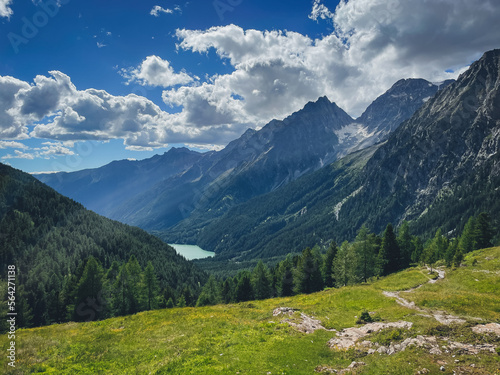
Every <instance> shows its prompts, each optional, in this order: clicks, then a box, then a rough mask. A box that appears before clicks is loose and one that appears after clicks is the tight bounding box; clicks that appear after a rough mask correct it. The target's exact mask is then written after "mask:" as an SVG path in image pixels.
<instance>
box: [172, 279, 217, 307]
mask: <svg viewBox="0 0 500 375" xmlns="http://www.w3.org/2000/svg"><path fill="white" fill-rule="evenodd" d="M181 298H183V299H184V296H181ZM221 302H222V298H221V293H220V288H219V283H218V282H217V280H216V279H215V276H214V275H210V277H209V278H208V281H207V282H206V283H205V285H204V286H203V288H202V290H201V294H200V296H199V297H198V301H197V302H196V306H207V305H216V304H218V303H221Z"/></svg>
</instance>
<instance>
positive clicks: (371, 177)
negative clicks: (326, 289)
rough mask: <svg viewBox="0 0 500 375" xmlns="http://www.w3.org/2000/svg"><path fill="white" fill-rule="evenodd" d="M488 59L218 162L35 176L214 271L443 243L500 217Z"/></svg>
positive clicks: (177, 155)
mask: <svg viewBox="0 0 500 375" xmlns="http://www.w3.org/2000/svg"><path fill="white" fill-rule="evenodd" d="M499 60H500V50H493V51H489V52H487V53H485V54H484V55H483V57H482V58H481V59H480V60H478V61H477V62H475V63H473V64H472V65H471V66H470V68H469V69H468V70H467V71H466V72H465V73H463V74H462V75H460V77H459V78H458V79H457V81H445V82H441V83H439V84H435V83H431V82H428V81H426V80H423V79H406V80H400V81H398V82H396V83H395V84H394V85H393V87H391V88H390V89H389V90H388V91H387V92H386V93H384V94H383V95H381V96H380V97H379V98H377V99H376V100H375V101H374V102H373V103H372V104H371V105H370V106H369V107H368V108H367V109H366V111H365V112H364V113H363V114H362V115H361V116H360V117H359V118H357V119H353V118H352V117H350V116H349V115H348V114H347V113H345V112H344V111H343V110H342V109H341V108H339V107H338V106H337V105H336V104H335V103H332V102H330V101H329V100H328V98H326V97H322V98H320V99H318V101H316V102H310V103H308V104H306V106H305V107H304V108H303V109H302V110H300V111H298V112H296V113H294V114H292V115H290V116H289V117H287V118H285V119H284V120H273V121H271V122H270V123H268V124H267V125H266V126H264V127H263V128H262V129H260V130H252V129H249V130H247V131H246V132H245V133H244V134H243V135H242V136H241V137H240V138H238V139H236V140H234V141H233V142H231V143H229V144H228V145H227V146H226V147H225V148H224V149H223V150H221V151H218V152H215V151H211V152H207V153H203V154H201V153H197V152H194V151H190V150H187V149H171V150H170V151H169V152H167V153H165V154H164V155H161V156H155V157H154V158H151V159H148V160H144V161H138V162H131V161H120V162H114V163H111V164H109V165H107V166H104V167H102V168H98V169H94V170H86V171H80V172H73V173H59V174H52V175H39V176H37V177H38V178H39V179H40V180H42V181H43V182H45V183H47V184H48V185H50V186H52V187H54V188H55V189H56V190H58V191H60V192H61V193H63V194H65V195H68V196H70V197H72V198H74V199H76V200H78V201H79V202H81V203H83V204H84V205H86V206H87V207H89V208H91V209H94V210H96V211H97V212H100V213H102V214H104V215H106V216H108V217H110V218H114V219H116V220H119V221H122V222H125V223H129V224H133V225H137V226H140V227H142V228H144V229H146V230H149V231H152V232H153V233H154V234H156V235H158V236H160V237H161V238H162V239H164V240H165V241H167V242H169V243H192V244H194V243H195V244H198V245H200V246H201V247H203V248H204V249H206V250H211V251H215V252H216V253H217V254H218V256H217V257H216V259H240V260H241V259H255V258H265V257H273V256H276V255H280V254H281V255H284V254H286V253H288V252H290V251H298V250H300V249H301V248H304V247H306V246H314V245H315V244H318V243H326V242H328V241H330V240H332V239H334V240H336V241H339V242H340V241H343V240H345V239H347V240H349V239H352V238H353V237H354V236H355V233H356V232H357V230H358V229H359V228H360V227H361V225H363V224H365V225H366V226H367V227H368V228H369V229H370V230H372V231H375V232H381V231H382V230H383V229H384V227H385V226H386V225H387V223H389V222H392V223H393V224H395V225H396V226H397V225H399V224H400V223H401V222H402V221H403V220H407V221H409V222H410V226H411V228H412V230H413V231H415V233H416V234H419V235H424V236H430V235H431V234H432V233H431V232H433V231H435V230H436V228H439V227H441V228H442V229H443V230H444V231H445V232H446V233H448V235H450V236H453V233H454V232H455V231H456V230H457V229H461V228H462V227H463V226H464V224H465V220H466V219H467V218H468V217H469V216H472V215H475V214H477V213H479V212H481V211H485V212H488V213H490V214H491V215H492V217H495V216H496V215H497V214H498V210H499V208H500V203H499V202H500V191H499V188H498V186H500V176H499V175H500V172H499V171H500V165H499V159H500V155H499V153H498V149H499V142H500V140H499V138H500V122H499V121H500V120H499V119H500V115H499V114H500V102H499V100H500V99H499V85H500V83H499V82H500V81H499V70H500V62H499ZM142 181H144V183H139V182H142ZM129 186H130V188H128V187H129Z"/></svg>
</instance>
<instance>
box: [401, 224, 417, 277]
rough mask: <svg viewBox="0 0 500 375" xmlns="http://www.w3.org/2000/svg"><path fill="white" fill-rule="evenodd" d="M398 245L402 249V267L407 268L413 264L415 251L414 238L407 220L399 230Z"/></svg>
mask: <svg viewBox="0 0 500 375" xmlns="http://www.w3.org/2000/svg"><path fill="white" fill-rule="evenodd" d="M397 241H398V245H399V248H400V249H401V266H402V267H403V268H406V267H408V266H409V265H410V263H411V262H412V254H413V252H414V251H415V247H414V243H413V238H412V236H411V234H410V226H409V224H408V222H407V221H406V220H405V221H403V223H402V224H401V226H400V227H399V229H398V238H397Z"/></svg>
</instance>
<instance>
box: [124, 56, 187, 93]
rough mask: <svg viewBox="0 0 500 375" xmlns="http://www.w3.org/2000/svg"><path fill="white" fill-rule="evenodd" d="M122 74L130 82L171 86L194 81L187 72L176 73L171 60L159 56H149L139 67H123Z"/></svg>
mask: <svg viewBox="0 0 500 375" xmlns="http://www.w3.org/2000/svg"><path fill="white" fill-rule="evenodd" d="M120 74H121V75H122V76H123V77H124V78H126V79H128V83H131V82H134V81H135V82H138V83H139V84H141V85H149V86H161V87H170V86H175V85H185V84H188V83H191V82H193V78H192V77H191V76H190V75H189V74H187V73H186V72H180V73H175V71H174V69H173V68H172V66H170V62H168V61H166V60H162V59H161V58H160V57H158V56H154V55H153V56H148V57H147V58H146V59H145V60H144V61H143V62H142V63H141V65H139V66H138V67H137V68H129V69H122V70H121V71H120Z"/></svg>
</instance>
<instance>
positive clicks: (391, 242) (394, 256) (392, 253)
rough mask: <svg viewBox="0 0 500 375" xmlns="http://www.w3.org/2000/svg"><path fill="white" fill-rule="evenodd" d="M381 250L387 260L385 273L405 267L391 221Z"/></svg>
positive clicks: (383, 238) (386, 229)
mask: <svg viewBox="0 0 500 375" xmlns="http://www.w3.org/2000/svg"><path fill="white" fill-rule="evenodd" d="M380 251H381V252H382V254H383V256H384V257H385V260H386V261H387V263H386V264H385V266H384V268H383V274H384V275H388V274H390V273H393V272H396V271H399V270H400V269H401V268H403V264H402V263H403V262H402V258H401V251H400V249H399V245H398V242H397V240H396V235H395V234H394V229H393V227H392V224H391V223H389V224H387V227H386V228H385V231H384V235H383V237H382V245H381V250H380Z"/></svg>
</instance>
